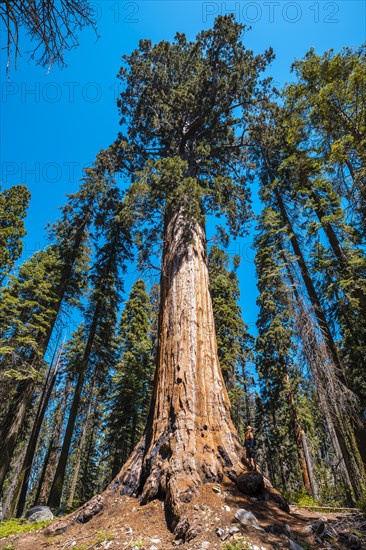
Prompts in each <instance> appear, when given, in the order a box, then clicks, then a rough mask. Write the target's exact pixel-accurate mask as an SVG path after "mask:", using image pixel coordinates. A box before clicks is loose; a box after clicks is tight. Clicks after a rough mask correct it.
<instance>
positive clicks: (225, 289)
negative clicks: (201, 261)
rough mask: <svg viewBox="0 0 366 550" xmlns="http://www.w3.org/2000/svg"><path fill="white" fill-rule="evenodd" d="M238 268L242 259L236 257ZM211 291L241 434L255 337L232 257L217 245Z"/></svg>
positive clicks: (210, 267)
mask: <svg viewBox="0 0 366 550" xmlns="http://www.w3.org/2000/svg"><path fill="white" fill-rule="evenodd" d="M233 261H234V269H237V267H238V266H239V258H238V257H237V256H236V257H234V258H233ZM208 272H209V278H210V294H211V299H212V309H213V315H214V321H215V326H214V327H212V330H215V332H216V339H217V349H218V357H219V361H220V367H221V370H222V374H223V377H224V380H225V384H226V388H227V390H228V393H229V398H230V401H231V406H232V417H233V420H234V424H235V427H236V429H237V431H238V433H239V434H240V436H241V437H243V435H244V430H245V425H247V424H248V423H249V420H250V419H249V418H247V406H248V385H249V374H248V373H247V370H246V369H247V365H248V362H249V361H250V360H251V359H252V355H253V354H252V349H251V348H252V344H253V342H252V338H251V336H250V335H249V333H248V327H247V325H246V324H245V323H244V321H243V318H242V312H241V308H240V306H239V305H238V301H239V299H240V291H239V281H238V277H237V275H236V272H235V271H234V270H229V256H228V255H227V254H226V253H225V252H224V250H222V249H220V248H219V247H218V246H217V245H212V246H211V248H210V252H209V255H208Z"/></svg>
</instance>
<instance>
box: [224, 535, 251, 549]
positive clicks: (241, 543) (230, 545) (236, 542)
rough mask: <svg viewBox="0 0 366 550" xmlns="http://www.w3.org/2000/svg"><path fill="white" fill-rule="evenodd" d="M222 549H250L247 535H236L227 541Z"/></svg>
mask: <svg viewBox="0 0 366 550" xmlns="http://www.w3.org/2000/svg"><path fill="white" fill-rule="evenodd" d="M222 550H250V545H249V542H248V539H247V538H246V537H242V536H235V535H234V537H233V539H232V540H231V541H230V542H225V544H224V545H223V546H222Z"/></svg>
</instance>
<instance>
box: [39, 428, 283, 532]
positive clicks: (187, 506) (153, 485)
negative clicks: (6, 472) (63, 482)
mask: <svg viewBox="0 0 366 550" xmlns="http://www.w3.org/2000/svg"><path fill="white" fill-rule="evenodd" d="M144 445H145V441H144V439H143V440H141V441H140V443H139V444H138V445H137V447H136V449H135V451H134V453H133V454H132V456H131V457H130V459H129V460H128V462H127V463H126V464H125V466H124V467H123V468H122V471H121V472H120V474H119V475H118V476H117V477H116V478H115V479H114V480H113V482H112V483H111V484H110V485H109V486H108V487H107V489H106V490H105V491H104V492H103V493H102V494H101V495H97V496H95V497H93V498H92V499H91V500H90V501H89V502H87V503H86V504H84V505H83V506H82V507H81V508H79V509H78V510H77V511H76V512H73V513H72V514H71V515H69V516H68V517H67V518H65V519H63V520H60V521H58V522H56V523H54V524H52V525H50V526H49V527H48V528H47V529H46V534H47V535H53V536H54V535H60V534H62V533H65V532H66V531H67V529H68V528H69V527H70V526H71V525H73V524H75V523H82V524H84V523H87V522H89V521H90V520H91V519H92V518H93V517H94V516H96V515H97V514H99V513H105V512H107V511H108V509H109V508H110V507H112V506H113V507H115V505H116V504H115V497H116V496H118V497H119V496H120V495H126V496H130V497H131V496H132V497H135V498H136V499H137V502H139V504H140V505H145V504H147V503H148V502H150V501H152V500H155V499H159V500H162V501H163V502H164V512H165V518H166V522H167V526H168V528H169V530H171V531H172V532H174V535H175V537H176V538H177V539H181V540H183V541H185V542H188V541H190V540H192V539H194V538H195V537H196V536H198V535H199V534H200V533H201V530H202V517H201V516H200V514H199V512H197V506H196V502H200V501H202V499H204V498H205V495H206V490H208V491H209V492H212V490H213V488H214V489H215V491H216V490H217V492H224V491H225V490H226V488H227V487H228V486H231V487H233V488H236V489H239V491H240V492H242V493H243V494H246V495H248V496H256V497H258V499H259V500H263V501H266V500H272V501H273V502H275V503H276V504H277V505H278V506H279V507H280V508H281V509H282V510H284V511H285V512H289V507H288V504H287V502H286V500H285V499H284V498H283V497H282V495H281V494H280V493H279V492H278V491H276V489H274V488H273V487H272V485H271V484H270V482H269V481H268V480H267V479H266V478H265V477H263V476H262V474H261V473H260V472H257V473H253V472H251V471H250V470H249V468H248V465H247V463H246V459H245V458H244V456H243V450H242V451H241V455H242V462H239V461H237V463H236V464H233V463H232V462H231V460H230V457H228V456H226V457H225V453H224V452H223V450H222V451H221V452H222V453H223V455H224V456H220V451H218V452H217V453H216V457H215V458H216V460H215V461H216V462H217V463H218V464H221V468H220V471H218V472H216V475H215V476H213V472H212V471H210V469H209V461H207V459H206V461H204V462H202V464H205V466H204V467H203V468H202V469H201V475H198V472H197V470H193V469H192V470H191V475H189V473H187V470H186V468H187V467H188V470H189V469H190V468H189V463H190V461H189V459H188V460H187V462H186V461H185V459H187V457H184V456H183V457H181V458H180V457H177V458H175V457H174V455H173V454H171V455H170V453H172V450H171V449H169V448H167V446H166V444H164V443H161V444H160V445H159V447H157V446H155V449H154V453H153V455H154V456H153V458H152V459H150V461H151V460H152V462H153V464H154V467H153V468H152V469H151V470H150V472H151V473H150V475H149V476H148V477H147V478H145V480H144V478H143V473H144V470H145V469H146V462H145V461H146V455H145V452H144ZM211 455H212V457H213V456H215V453H214V452H212V453H211ZM169 456H170V458H168V457H169ZM150 465H151V462H150ZM246 476H248V477H249V478H252V477H253V476H258V478H261V480H260V481H259V483H258V480H256V482H255V483H254V485H253V480H252V479H249V480H248V483H245V479H244V478H245V477H246ZM253 487H254V490H253Z"/></svg>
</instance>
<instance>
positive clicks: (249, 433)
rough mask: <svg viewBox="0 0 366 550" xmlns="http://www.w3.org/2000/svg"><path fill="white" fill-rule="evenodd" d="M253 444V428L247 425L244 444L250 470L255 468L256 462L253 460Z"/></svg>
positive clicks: (254, 442) (254, 441)
mask: <svg viewBox="0 0 366 550" xmlns="http://www.w3.org/2000/svg"><path fill="white" fill-rule="evenodd" d="M255 444H256V440H255V437H254V433H253V428H252V427H251V426H247V429H246V431H245V443H244V445H245V450H246V453H247V460H248V461H249V467H250V469H252V470H256V469H257V464H256V462H255Z"/></svg>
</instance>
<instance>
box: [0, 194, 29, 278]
mask: <svg viewBox="0 0 366 550" xmlns="http://www.w3.org/2000/svg"><path fill="white" fill-rule="evenodd" d="M29 199H30V193H29V191H28V189H27V188H26V187H25V185H14V186H13V187H10V189H5V190H4V191H1V190H0V284H1V283H2V282H3V280H4V278H5V276H6V275H7V274H8V273H9V271H10V270H11V269H12V267H13V265H14V263H15V261H16V260H17V259H18V258H19V257H20V255H21V253H22V250H23V244H22V238H23V237H24V235H25V234H26V231H25V229H24V221H23V220H24V218H25V215H26V210H27V208H28V204H29Z"/></svg>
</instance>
